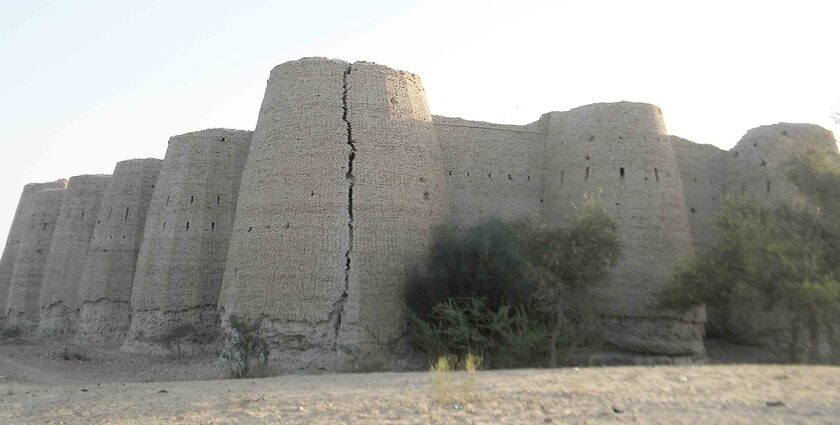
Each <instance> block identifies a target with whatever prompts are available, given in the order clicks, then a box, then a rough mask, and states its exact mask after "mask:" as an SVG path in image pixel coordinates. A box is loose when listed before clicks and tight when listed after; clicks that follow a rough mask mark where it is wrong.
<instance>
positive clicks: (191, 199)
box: [190, 195, 195, 204]
mask: <svg viewBox="0 0 840 425" xmlns="http://www.w3.org/2000/svg"><path fill="white" fill-rule="evenodd" d="M193 201H195V196H193V195H190V203H191V204H192V203H193Z"/></svg>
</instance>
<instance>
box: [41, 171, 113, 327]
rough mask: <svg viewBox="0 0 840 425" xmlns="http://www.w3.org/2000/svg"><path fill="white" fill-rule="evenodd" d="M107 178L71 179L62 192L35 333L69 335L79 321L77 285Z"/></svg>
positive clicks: (108, 178)
mask: <svg viewBox="0 0 840 425" xmlns="http://www.w3.org/2000/svg"><path fill="white" fill-rule="evenodd" d="M110 178H111V176H104V175H83V176H75V177H71V178H70V181H69V183H68V186H67V190H65V191H64V199H63V200H62V202H61V208H60V209H59V213H58V221H57V222H56V225H55V232H54V233H53V237H52V241H51V243H50V253H49V256H48V257H47V262H46V265H45V267H44V279H43V281H42V283H41V294H40V296H39V302H38V303H39V306H40V315H41V320H40V322H39V323H38V333H39V334H41V335H62V334H68V333H72V332H73V331H74V330H75V327H76V324H77V323H78V319H79V285H80V283H81V280H82V269H83V268H84V264H85V257H86V256H87V252H88V246H89V245H90V240H91V236H92V235H93V226H94V225H95V224H96V219H97V217H98V216H99V206H100V204H101V203H102V193H103V191H104V190H105V185H106V184H107V183H108V181H109V180H110Z"/></svg>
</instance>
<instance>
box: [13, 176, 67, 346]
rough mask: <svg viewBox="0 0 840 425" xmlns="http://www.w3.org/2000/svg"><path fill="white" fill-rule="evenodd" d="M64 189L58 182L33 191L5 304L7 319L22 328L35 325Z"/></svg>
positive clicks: (27, 328)
mask: <svg viewBox="0 0 840 425" xmlns="http://www.w3.org/2000/svg"><path fill="white" fill-rule="evenodd" d="M64 190H65V186H64V185H61V186H60V187H58V188H51V189H42V190H39V191H38V192H35V194H34V196H33V199H32V209H31V210H30V213H29V217H28V219H27V222H26V223H27V224H26V235H25V236H24V237H23V241H22V242H21V244H20V248H18V253H17V258H16V259H15V267H14V269H13V271H12V280H11V284H10V285H9V299H8V304H7V308H6V311H7V323H8V324H9V325H12V326H19V327H20V328H21V329H24V330H26V331H30V330H33V329H34V328H35V326H37V325H38V319H39V309H38V296H39V294H40V292H41V281H42V280H43V278H44V266H45V265H46V263H47V256H48V255H49V251H50V242H51V241H52V236H53V232H54V231H55V223H56V220H57V219H58V209H59V208H60V207H61V201H62V199H63V197H64Z"/></svg>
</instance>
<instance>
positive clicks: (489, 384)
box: [0, 341, 840, 424]
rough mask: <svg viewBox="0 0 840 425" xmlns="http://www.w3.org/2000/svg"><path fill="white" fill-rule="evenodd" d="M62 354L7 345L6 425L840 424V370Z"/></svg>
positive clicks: (55, 344) (2, 417)
mask: <svg viewBox="0 0 840 425" xmlns="http://www.w3.org/2000/svg"><path fill="white" fill-rule="evenodd" d="M64 348H68V352H69V353H70V354H73V353H74V352H79V349H78V348H76V347H73V346H72V345H70V344H68V343H67V342H65V341H34V342H32V343H30V344H22V343H20V342H18V343H5V344H2V345H0V376H2V377H0V424H29V423H33V424H35V423H37V424H42V423H51V424H61V423H66V424H77V423H79V424H91V423H92V424H98V423H103V424H111V423H114V424H124V423H125V424H149V423H151V424H154V423H200V424H240V423H283V424H287V423H316V424H320V423H323V424H341V423H347V424H363V423H393V424H427V423H465V424H467V423H477V424H478V423H482V424H496V423H523V424H532V423H559V424H562V423H570V424H601V423H640V424H705V423H708V424H729V423H744V424H796V423H802V424H838V423H840V367H830V366H787V365H706V366H660V367H639V366H636V367H608V368H581V369H576V368H565V369H555V370H533V369H532V370H516V371H481V372H478V373H476V374H474V375H470V374H467V373H464V372H458V373H451V374H447V375H444V376H440V375H434V374H432V373H429V372H423V373H371V374H335V375H315V376H296V375H287V376H281V377H276V378H267V379H256V380H209V381H195V380H192V381H190V380H188V379H206V378H210V377H213V376H223V374H224V370H222V369H221V368H220V366H219V365H218V364H217V363H216V362H215V361H214V359H213V358H212V357H209V356H208V357H205V358H193V359H190V360H189V361H180V362H179V361H174V360H173V361H163V362H161V361H152V360H150V359H148V358H145V357H139V356H129V355H125V354H122V353H115V352H114V350H112V349H108V348H102V349H96V350H88V351H86V352H84V353H81V354H84V355H85V356H86V358H87V359H86V360H83V361H80V360H72V359H71V360H64V355H63V349H64ZM71 357H72V356H71ZM172 379H176V380H178V381H172ZM164 380H166V381H164ZM144 381H145V382H144Z"/></svg>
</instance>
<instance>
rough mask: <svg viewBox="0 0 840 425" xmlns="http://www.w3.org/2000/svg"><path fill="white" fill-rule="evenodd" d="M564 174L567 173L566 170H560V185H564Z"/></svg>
mask: <svg viewBox="0 0 840 425" xmlns="http://www.w3.org/2000/svg"><path fill="white" fill-rule="evenodd" d="M564 174H566V172H565V171H563V170H560V185H561V186H562V185H563V177H564Z"/></svg>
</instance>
